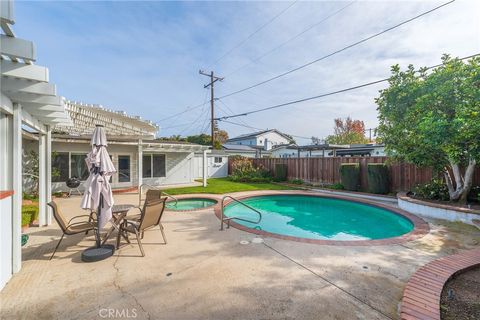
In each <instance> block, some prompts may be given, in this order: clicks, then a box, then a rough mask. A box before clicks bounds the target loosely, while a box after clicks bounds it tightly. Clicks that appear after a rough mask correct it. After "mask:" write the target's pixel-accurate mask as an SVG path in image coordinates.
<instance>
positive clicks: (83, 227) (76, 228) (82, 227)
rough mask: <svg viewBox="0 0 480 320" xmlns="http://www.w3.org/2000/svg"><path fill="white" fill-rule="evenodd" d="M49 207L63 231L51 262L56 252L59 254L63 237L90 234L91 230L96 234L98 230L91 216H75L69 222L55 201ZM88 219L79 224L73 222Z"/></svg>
mask: <svg viewBox="0 0 480 320" xmlns="http://www.w3.org/2000/svg"><path fill="white" fill-rule="evenodd" d="M48 205H49V206H50V207H51V208H52V211H53V217H54V218H55V220H56V221H57V223H58V225H59V227H60V229H62V232H63V234H62V237H61V238H60V240H59V241H58V243H57V246H56V247H55V250H53V253H52V256H51V257H50V260H52V258H53V256H54V255H55V252H57V249H58V247H59V246H60V243H61V242H62V240H63V237H64V236H65V235H74V234H79V233H83V232H88V231H90V230H93V232H96V230H97V223H96V222H95V221H91V220H90V219H91V215H87V214H85V215H79V216H75V217H73V218H72V219H70V220H69V221H67V220H66V219H65V216H64V215H63V214H62V213H61V211H60V210H59V209H58V206H57V204H56V203H55V201H51V202H49V203H48ZM84 217H87V218H89V220H88V221H79V222H72V221H73V220H75V219H78V218H84Z"/></svg>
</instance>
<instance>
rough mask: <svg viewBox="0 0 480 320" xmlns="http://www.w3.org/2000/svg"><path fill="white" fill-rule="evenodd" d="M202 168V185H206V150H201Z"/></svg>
mask: <svg viewBox="0 0 480 320" xmlns="http://www.w3.org/2000/svg"><path fill="white" fill-rule="evenodd" d="M202 164H203V170H202V180H203V187H204V188H205V187H206V186H207V175H208V172H207V150H203V161H202Z"/></svg>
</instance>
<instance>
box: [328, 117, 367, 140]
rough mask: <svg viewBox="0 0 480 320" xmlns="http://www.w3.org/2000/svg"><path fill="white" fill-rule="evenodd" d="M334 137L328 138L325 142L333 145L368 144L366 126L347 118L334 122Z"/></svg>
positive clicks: (361, 122) (359, 121)
mask: <svg viewBox="0 0 480 320" xmlns="http://www.w3.org/2000/svg"><path fill="white" fill-rule="evenodd" d="M334 121H335V126H334V128H333V132H334V133H333V135H330V136H328V137H327V138H326V139H325V141H326V142H327V143H332V144H353V143H367V142H368V139H367V138H366V137H365V134H364V133H365V124H364V123H363V121H361V120H352V118H350V117H347V118H345V119H341V118H337V119H335V120H334Z"/></svg>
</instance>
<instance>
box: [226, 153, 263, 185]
mask: <svg viewBox="0 0 480 320" xmlns="http://www.w3.org/2000/svg"><path fill="white" fill-rule="evenodd" d="M230 180H232V181H234V182H257V183H265V182H271V181H272V175H271V173H270V172H269V171H268V170H266V169H265V168H264V167H262V166H260V167H257V168H255V167H254V166H253V162H252V160H251V159H248V158H239V159H237V160H235V161H234V162H233V163H232V174H231V175H230Z"/></svg>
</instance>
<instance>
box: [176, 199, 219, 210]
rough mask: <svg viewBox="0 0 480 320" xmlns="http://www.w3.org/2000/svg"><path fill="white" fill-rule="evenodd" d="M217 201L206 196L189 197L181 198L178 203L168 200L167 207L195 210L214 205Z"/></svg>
mask: <svg viewBox="0 0 480 320" xmlns="http://www.w3.org/2000/svg"><path fill="white" fill-rule="evenodd" d="M216 203H217V201H215V200H211V199H204V198H189V199H180V200H178V202H177V203H175V201H169V202H167V209H169V210H178V211H182V210H195V209H202V208H206V207H210V206H213V205H214V204H216Z"/></svg>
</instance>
